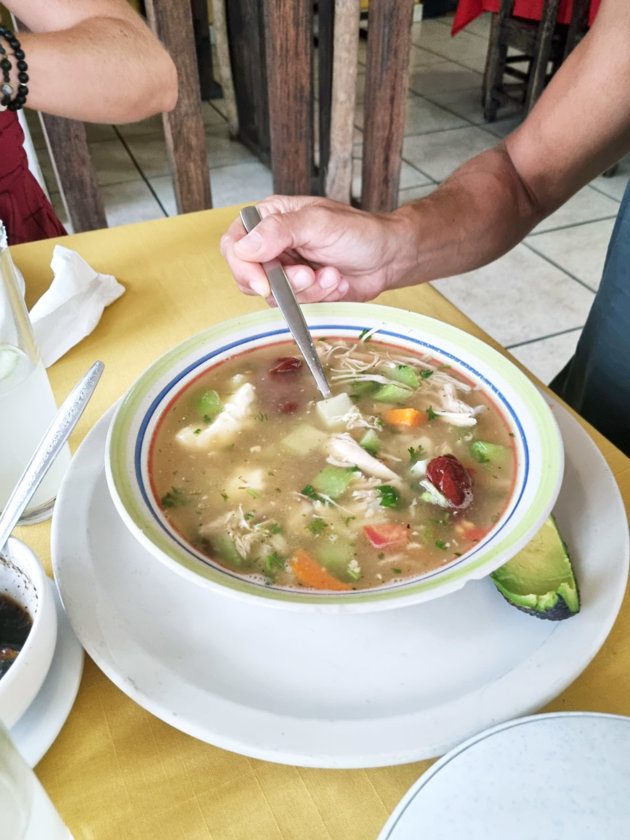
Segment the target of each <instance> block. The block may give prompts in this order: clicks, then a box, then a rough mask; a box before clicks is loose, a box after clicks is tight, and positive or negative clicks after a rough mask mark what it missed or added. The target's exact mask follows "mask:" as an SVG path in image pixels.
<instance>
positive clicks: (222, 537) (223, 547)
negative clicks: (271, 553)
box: [212, 534, 251, 569]
mask: <svg viewBox="0 0 630 840" xmlns="http://www.w3.org/2000/svg"><path fill="white" fill-rule="evenodd" d="M212 548H213V550H214V551H216V552H217V554H218V555H219V557H220V558H221V560H223V562H224V563H225V564H226V565H228V566H230V567H231V568H233V569H243V568H245V567H247V566H250V565H251V563H250V561H249V560H247V558H246V557H243V555H242V554H240V553H239V551H238V549H237V548H236V544H235V542H234V540H233V539H232V538H231V537H229V536H228V535H227V534H219V536H217V537H213V538H212Z"/></svg>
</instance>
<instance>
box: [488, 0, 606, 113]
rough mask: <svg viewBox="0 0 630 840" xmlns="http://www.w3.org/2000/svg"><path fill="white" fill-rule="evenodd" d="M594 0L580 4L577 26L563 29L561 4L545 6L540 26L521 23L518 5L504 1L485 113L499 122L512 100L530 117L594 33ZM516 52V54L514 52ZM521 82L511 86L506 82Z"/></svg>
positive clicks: (495, 22)
mask: <svg viewBox="0 0 630 840" xmlns="http://www.w3.org/2000/svg"><path fill="white" fill-rule="evenodd" d="M589 5H590V0H574V2H573V8H572V14H571V21H570V23H568V24H559V23H558V9H559V6H560V0H544V4H543V10H542V15H541V19H540V20H539V21H535V20H529V19H526V18H520V17H516V16H515V15H514V14H513V10H514V0H501V4H500V6H499V11H498V12H497V13H495V14H493V16H492V24H491V30H490V40H489V44H488V53H487V59H486V69H485V74H484V82H483V94H482V100H483V109H484V118H485V120H486V121H487V122H493V121H494V120H495V119H496V116H497V110H498V108H499V106H500V105H501V103H502V102H503V101H504V100H505V99H506V98H512V99H516V100H517V101H519V102H521V103H522V104H523V105H524V110H525V112H526V113H527V112H529V110H530V109H531V108H532V107H533V105H534V103H535V102H536V100H537V99H538V97H539V96H540V94H541V93H542V90H543V88H544V86H545V85H546V84H547V82H548V81H549V79H550V78H551V76H552V75H553V74H554V73H555V72H556V70H557V69H558V67H560V65H561V64H562V62H563V61H564V59H565V58H566V56H567V55H568V54H569V52H571V50H572V49H573V48H574V47H575V46H576V44H577V43H578V41H579V40H580V39H581V38H582V37H583V36H584V34H585V33H586V31H587V29H588V10H589ZM510 50H512V51H513V52H510ZM505 77H509V78H510V79H516V83H515V84H514V83H513V84H511V85H510V84H509V83H507V82H506V78H505Z"/></svg>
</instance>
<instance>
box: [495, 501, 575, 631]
mask: <svg viewBox="0 0 630 840" xmlns="http://www.w3.org/2000/svg"><path fill="white" fill-rule="evenodd" d="M490 577H491V578H492V580H493V582H494V584H495V586H496V587H497V589H498V590H499V592H500V593H501V594H502V595H503V597H504V598H505V599H506V600H507V601H509V602H510V604H513V605H514V606H515V607H517V608H518V609H520V610H523V611H524V612H526V613H529V614H530V615H535V616H537V617H538V618H546V619H549V620H550V621H562V620H563V619H565V618H570V617H571V616H572V615H575V614H576V613H577V612H579V611H580V594H579V591H578V586H577V583H576V580H575V575H574V574H573V567H572V565H571V558H570V557H569V553H568V551H567V547H566V544H565V542H564V540H563V539H562V536H561V535H560V532H559V531H558V525H557V523H556V520H555V519H554V517H553V516H549V517H548V518H547V519H546V520H545V523H544V525H543V526H542V528H541V529H540V531H538V533H537V534H536V535H535V536H534V537H533V539H532V540H531V541H530V542H529V543H528V544H527V545H526V546H525V548H523V549H522V550H521V551H519V552H518V554H516V555H515V556H514V557H512V559H511V560H508V562H507V563H505V564H504V565H503V566H501V567H500V568H498V569H497V570H496V571H495V572H493V573H492V574H491V575H490Z"/></svg>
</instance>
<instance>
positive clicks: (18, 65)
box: [17, 59, 28, 70]
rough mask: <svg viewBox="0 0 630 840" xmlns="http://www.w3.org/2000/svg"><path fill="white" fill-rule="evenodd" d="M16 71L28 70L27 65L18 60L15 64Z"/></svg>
mask: <svg viewBox="0 0 630 840" xmlns="http://www.w3.org/2000/svg"><path fill="white" fill-rule="evenodd" d="M17 67H18V70H28V64H27V63H26V62H25V61H24V60H23V59H20V60H19V61H18V63H17Z"/></svg>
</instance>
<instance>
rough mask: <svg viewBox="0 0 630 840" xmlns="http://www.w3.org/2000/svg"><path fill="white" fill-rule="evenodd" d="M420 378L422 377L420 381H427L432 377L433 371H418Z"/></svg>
mask: <svg viewBox="0 0 630 840" xmlns="http://www.w3.org/2000/svg"><path fill="white" fill-rule="evenodd" d="M420 376H421V377H422V379H428V378H429V377H430V376H433V371H432V370H421V371H420Z"/></svg>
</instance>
